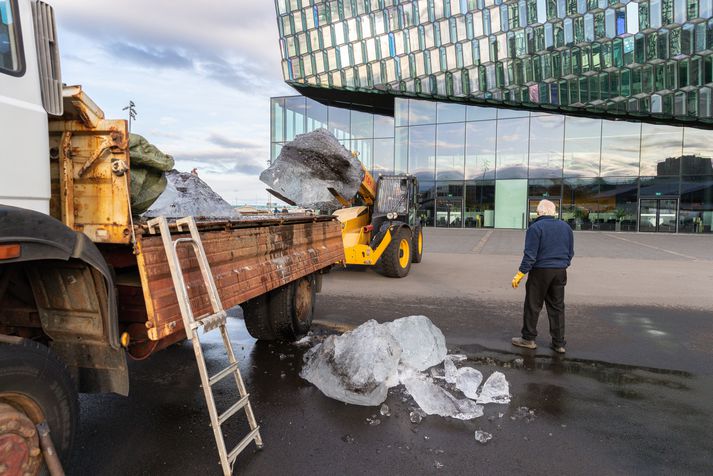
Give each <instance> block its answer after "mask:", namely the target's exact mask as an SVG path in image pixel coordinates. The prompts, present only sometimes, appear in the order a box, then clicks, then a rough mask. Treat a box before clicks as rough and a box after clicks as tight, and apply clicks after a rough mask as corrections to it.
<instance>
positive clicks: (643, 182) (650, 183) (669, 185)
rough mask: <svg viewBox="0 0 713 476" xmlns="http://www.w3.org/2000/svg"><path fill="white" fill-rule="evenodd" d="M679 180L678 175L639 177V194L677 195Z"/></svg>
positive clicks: (649, 195) (656, 195) (645, 195)
mask: <svg viewBox="0 0 713 476" xmlns="http://www.w3.org/2000/svg"><path fill="white" fill-rule="evenodd" d="M679 182H680V179H679V178H678V177H640V178H639V196H640V197H661V196H669V197H670V196H677V195H678V185H679Z"/></svg>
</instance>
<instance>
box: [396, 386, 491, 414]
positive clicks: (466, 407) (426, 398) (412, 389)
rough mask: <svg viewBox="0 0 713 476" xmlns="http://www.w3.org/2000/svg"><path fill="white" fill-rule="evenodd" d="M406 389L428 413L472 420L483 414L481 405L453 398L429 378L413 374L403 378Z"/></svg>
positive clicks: (465, 399)
mask: <svg viewBox="0 0 713 476" xmlns="http://www.w3.org/2000/svg"><path fill="white" fill-rule="evenodd" d="M403 384H404V385H405V386H406V390H407V391H408V393H409V394H410V395H411V396H412V397H413V399H414V400H415V401H416V403H417V404H418V406H419V407H421V409H422V410H423V411H424V412H426V413H427V414H429V415H440V416H444V417H451V418H457V419H459V420H472V419H473V418H478V417H480V416H483V407H482V406H481V405H477V404H476V403H475V402H474V401H473V400H469V399H467V398H464V399H462V400H460V399H457V398H455V397H454V396H453V395H451V394H450V393H449V392H448V391H447V390H444V389H443V388H441V387H439V386H438V385H435V384H434V383H433V382H432V381H431V380H430V379H429V378H426V377H418V376H414V377H411V378H406V379H404V380H403Z"/></svg>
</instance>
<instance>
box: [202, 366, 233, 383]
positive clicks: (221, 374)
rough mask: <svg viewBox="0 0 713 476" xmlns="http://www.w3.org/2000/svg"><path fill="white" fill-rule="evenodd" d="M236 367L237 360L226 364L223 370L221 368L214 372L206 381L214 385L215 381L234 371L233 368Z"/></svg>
mask: <svg viewBox="0 0 713 476" xmlns="http://www.w3.org/2000/svg"><path fill="white" fill-rule="evenodd" d="M237 368H238V363H237V362H235V363H233V364H230V365H229V366H227V367H226V368H224V369H223V370H221V371H220V372H218V373H217V374H215V375H213V376H212V377H211V378H209V379H208V383H209V384H210V385H211V386H213V385H215V384H216V383H218V382H220V381H221V380H223V379H224V378H225V377H227V376H228V375H230V374H231V373H233V372H235V369H237Z"/></svg>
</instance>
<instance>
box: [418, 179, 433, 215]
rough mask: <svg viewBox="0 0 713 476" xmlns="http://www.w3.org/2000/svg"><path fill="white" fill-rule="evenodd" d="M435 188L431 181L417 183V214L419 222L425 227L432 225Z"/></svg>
mask: <svg viewBox="0 0 713 476" xmlns="http://www.w3.org/2000/svg"><path fill="white" fill-rule="evenodd" d="M435 193H436V187H435V183H434V182H433V181H432V180H426V181H421V182H419V183H418V213H419V216H420V221H421V223H422V224H424V225H425V226H433V225H434V213H435V207H436V200H435Z"/></svg>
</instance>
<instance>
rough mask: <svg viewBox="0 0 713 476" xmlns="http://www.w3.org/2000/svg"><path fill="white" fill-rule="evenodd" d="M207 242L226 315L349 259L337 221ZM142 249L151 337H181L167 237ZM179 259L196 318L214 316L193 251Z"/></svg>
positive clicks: (148, 240)
mask: <svg viewBox="0 0 713 476" xmlns="http://www.w3.org/2000/svg"><path fill="white" fill-rule="evenodd" d="M178 236H181V235H180V234H174V239H175V238H176V237H178ZM184 236H185V235H184ZM201 239H202V241H203V246H204V248H205V251H206V255H207V256H208V261H209V263H210V266H211V269H212V271H213V277H214V279H215V283H216V286H217V288H218V292H219V294H220V297H221V300H222V302H223V307H224V308H225V309H229V308H231V307H233V306H236V305H238V304H240V303H242V302H245V301H247V300H248V299H251V298H254V297H256V296H259V295H261V294H263V293H266V292H268V291H270V290H272V289H275V288H278V287H280V286H283V285H285V284H287V283H289V282H291V281H294V280H296V279H298V278H301V277H303V276H306V275H308V274H311V273H314V272H316V271H319V270H321V269H324V268H327V267H329V266H331V265H332V264H334V263H336V262H338V261H341V260H343V259H344V249H343V246H342V236H341V228H340V225H339V223H338V222H337V221H335V220H328V221H314V222H306V223H283V224H275V225H272V226H260V227H251V228H241V229H232V230H222V231H204V232H202V233H201ZM138 248H139V251H140V253H139V255H138V257H137V258H138V264H139V272H140V275H141V283H142V288H143V292H144V299H145V301H146V310H147V312H148V321H147V327H148V335H149V338H150V339H151V340H159V339H162V338H165V337H167V336H169V335H171V334H173V333H176V332H181V331H182V330H183V320H182V318H181V314H180V310H179V307H178V300H177V298H176V293H175V290H174V287H173V281H172V279H171V274H170V271H169V267H168V262H167V259H166V252H165V250H164V248H163V243H162V241H161V237H160V236H158V235H153V236H152V235H148V234H142V235H140V236H139V239H138ZM179 258H180V260H181V266H182V268H183V269H184V276H185V279H186V284H187V285H188V293H189V296H190V299H191V306H192V309H193V313H194V315H195V316H201V315H204V314H207V313H209V312H211V309H210V302H209V300H208V295H207V292H206V289H205V286H204V284H203V280H202V277H201V274H200V270H199V268H198V262H197V260H196V258H195V256H194V255H193V251H192V250H191V249H190V246H189V245H185V246H181V247H179Z"/></svg>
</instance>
